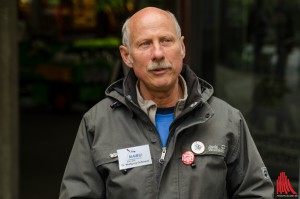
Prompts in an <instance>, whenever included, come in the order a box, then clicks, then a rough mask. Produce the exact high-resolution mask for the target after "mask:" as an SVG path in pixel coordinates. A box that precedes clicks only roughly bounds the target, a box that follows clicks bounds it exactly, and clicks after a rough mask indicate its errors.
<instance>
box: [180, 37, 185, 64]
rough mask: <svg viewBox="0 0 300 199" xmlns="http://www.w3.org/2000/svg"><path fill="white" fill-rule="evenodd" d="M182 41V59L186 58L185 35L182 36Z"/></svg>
mask: <svg viewBox="0 0 300 199" xmlns="http://www.w3.org/2000/svg"><path fill="white" fill-rule="evenodd" d="M180 42H181V49H180V54H181V57H182V59H184V57H185V45H184V37H183V36H181V38H180Z"/></svg>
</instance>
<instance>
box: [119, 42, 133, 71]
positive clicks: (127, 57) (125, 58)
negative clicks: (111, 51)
mask: <svg viewBox="0 0 300 199" xmlns="http://www.w3.org/2000/svg"><path fill="white" fill-rule="evenodd" d="M119 50H120V53H121V56H122V59H123V62H124V63H125V64H126V65H127V66H128V67H130V68H132V59H131V57H130V54H129V50H128V48H127V47H126V46H124V45H121V46H120V47H119Z"/></svg>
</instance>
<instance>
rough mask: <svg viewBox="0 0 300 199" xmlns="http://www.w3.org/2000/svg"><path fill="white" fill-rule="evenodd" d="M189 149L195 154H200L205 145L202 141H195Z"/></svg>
mask: <svg viewBox="0 0 300 199" xmlns="http://www.w3.org/2000/svg"><path fill="white" fill-rule="evenodd" d="M191 149H192V151H193V152H194V153H195V154H201V153H203V152H204V150H205V146H204V144H203V143H202V142H200V141H196V142H194V143H193V144H192V146H191Z"/></svg>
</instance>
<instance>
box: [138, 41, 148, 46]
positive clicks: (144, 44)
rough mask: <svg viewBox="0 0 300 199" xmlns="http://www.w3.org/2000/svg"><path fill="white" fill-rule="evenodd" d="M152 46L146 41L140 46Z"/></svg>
mask: <svg viewBox="0 0 300 199" xmlns="http://www.w3.org/2000/svg"><path fill="white" fill-rule="evenodd" d="M149 45H150V42H148V41H146V42H143V43H141V44H140V46H149Z"/></svg>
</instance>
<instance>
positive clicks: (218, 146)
mask: <svg viewBox="0 0 300 199" xmlns="http://www.w3.org/2000/svg"><path fill="white" fill-rule="evenodd" d="M120 53H121V56H122V59H123V61H124V63H125V64H126V65H128V66H129V67H130V68H131V70H130V71H129V73H128V74H127V76H126V77H125V78H124V79H122V80H119V81H117V82H115V83H113V84H112V85H111V86H109V87H108V88H107V90H106V98H105V99H103V100H102V101H101V102H99V103H98V104H96V105H95V106H94V107H93V108H91V109H90V110H89V111H88V112H87V113H86V114H85V115H84V117H83V119H82V121H81V124H80V127H79V130H78V134H77V136H76V140H75V143H74V146H73V149H72V152H71V155H70V158H69V161H68V164H67V167H66V170H65V174H64V177H63V179H62V185H61V192H60V199H67V198H68V199H71V198H73V199H75V198H85V199H88V198H89V199H92V198H93V199H104V198H106V199H141V198H143V199H155V198H157V199H158V198H159V199H169V198H170V199H175V198H178V199H179V198H181V199H194V198H195V199H196V198H205V199H224V198H270V199H271V198H273V191H274V190H273V185H272V182H271V179H270V177H269V175H268V172H267V169H266V167H265V166H264V163H263V161H262V159H261V157H260V155H259V152H258V150H257V148H256V146H255V144H254V142H253V140H252V138H251V135H250V132H249V130H248V128H247V125H246V122H245V120H244V118H243V116H242V114H241V113H240V112H239V111H238V110H236V109H235V108H233V107H231V106H230V105H228V104H227V103H225V102H224V101H222V100H220V99H218V98H216V97H214V96H213V88H212V86H211V85H209V84H208V83H207V82H205V81H204V80H202V79H200V78H198V77H197V76H196V75H195V73H194V72H193V71H192V70H191V69H190V68H189V66H187V65H184V64H183V58H184V56H185V46H184V38H183V36H181V30H180V27H179V25H178V23H177V21H176V19H175V17H174V15H173V14H171V13H170V12H168V11H164V10H161V9H158V8H153V7H148V8H144V9H142V10H140V11H138V12H137V13H135V14H134V15H133V16H132V17H131V18H129V19H128V20H127V21H126V22H125V24H124V26H123V45H121V46H120Z"/></svg>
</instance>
